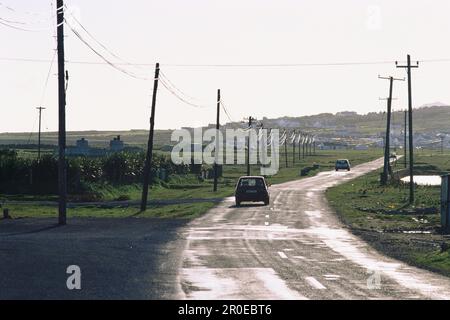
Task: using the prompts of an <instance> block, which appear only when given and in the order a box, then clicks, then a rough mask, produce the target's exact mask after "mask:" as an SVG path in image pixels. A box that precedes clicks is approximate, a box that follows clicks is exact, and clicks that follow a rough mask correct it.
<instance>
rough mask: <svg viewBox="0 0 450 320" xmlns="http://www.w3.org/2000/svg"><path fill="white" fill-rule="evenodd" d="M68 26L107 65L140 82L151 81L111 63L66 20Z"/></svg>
mask: <svg viewBox="0 0 450 320" xmlns="http://www.w3.org/2000/svg"><path fill="white" fill-rule="evenodd" d="M65 23H66V25H67V26H68V27H69V28H70V30H71V31H72V32H73V34H75V36H76V37H77V38H78V39H79V40H80V41H81V42H82V43H83V44H84V45H85V46H86V47H88V48H89V49H90V50H91V51H92V52H93V53H95V54H96V55H97V56H98V57H100V58H101V59H102V60H103V61H105V63H106V64H108V65H109V66H111V67H112V68H114V69H116V70H117V71H120V72H122V73H123V74H126V75H127V76H129V77H132V78H135V79H138V80H149V79H148V78H145V77H141V76H138V75H136V74H134V73H131V72H129V71H127V70H125V69H123V68H121V67H119V66H118V64H116V63H113V62H111V61H109V60H108V59H107V58H106V57H105V56H103V55H102V54H101V53H100V52H99V51H97V50H96V49H95V48H94V47H93V46H92V45H91V44H89V42H87V41H86V40H85V39H84V38H83V37H82V36H81V35H80V34H79V33H78V31H76V30H75V29H74V28H73V27H72V26H71V25H70V24H69V23H68V22H67V20H65Z"/></svg>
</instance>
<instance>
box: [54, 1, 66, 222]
mask: <svg viewBox="0 0 450 320" xmlns="http://www.w3.org/2000/svg"><path fill="white" fill-rule="evenodd" d="M56 26H57V32H56V38H57V42H58V45H57V50H58V192H59V205H58V223H59V225H65V224H66V222H67V164H66V80H65V77H64V76H65V58H64V1H63V0H56Z"/></svg>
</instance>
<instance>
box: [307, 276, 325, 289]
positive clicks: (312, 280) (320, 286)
mask: <svg viewBox="0 0 450 320" xmlns="http://www.w3.org/2000/svg"><path fill="white" fill-rule="evenodd" d="M305 280H306V282H308V283H309V284H310V285H311V286H312V287H314V288H316V289H319V290H324V289H326V287H325V286H324V285H323V284H321V283H320V282H319V281H317V279H316V278H314V277H306V278H305Z"/></svg>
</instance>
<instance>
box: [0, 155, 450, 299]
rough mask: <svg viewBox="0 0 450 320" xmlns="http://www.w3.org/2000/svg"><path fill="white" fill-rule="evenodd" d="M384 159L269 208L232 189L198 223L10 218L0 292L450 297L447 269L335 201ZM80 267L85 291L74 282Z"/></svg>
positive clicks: (286, 187) (330, 177) (285, 192)
mask: <svg viewBox="0 0 450 320" xmlns="http://www.w3.org/2000/svg"><path fill="white" fill-rule="evenodd" d="M380 166H382V161H381V160H377V161H374V162H371V163H368V164H364V165H361V166H358V167H355V168H353V169H352V171H351V172H323V173H320V174H319V175H317V176H315V177H311V178H307V179H303V180H299V181H294V182H288V183H284V184H280V185H276V186H272V187H271V203H270V205H269V206H261V205H248V206H243V207H239V208H236V207H234V199H233V198H229V199H226V200H225V201H223V202H221V203H220V204H219V205H218V206H217V207H216V208H214V209H212V210H210V211H209V212H208V213H207V214H205V215H204V216H202V217H201V218H198V219H196V220H193V221H191V222H189V221H187V220H179V219H178V220H175V219H174V220H164V219H144V218H125V219H70V220H69V224H68V225H67V226H64V227H57V226H56V225H55V222H56V218H55V219H17V220H4V221H0V299H448V298H450V280H449V279H448V278H445V277H442V276H439V275H436V274H432V273H430V272H427V271H423V270H419V269H416V268H413V267H409V266H407V265H405V264H403V263H400V262H398V261H395V260H392V259H388V258H386V257H383V256H382V255H380V254H378V253H377V252H375V251H374V250H373V249H371V248H370V247H369V246H368V245H367V244H365V243H364V242H363V241H362V240H359V239H358V238H357V237H355V236H353V235H352V234H351V233H350V232H349V231H348V230H347V229H346V228H345V227H344V226H343V225H342V224H341V223H340V222H339V221H338V220H337V218H336V216H335V214H334V213H333V212H332V211H331V209H330V208H329V207H328V205H327V203H326V200H325V196H324V192H325V190H326V188H328V187H330V186H333V185H335V184H337V183H341V182H344V181H347V180H349V179H351V178H355V177H357V176H359V175H362V174H364V173H367V172H369V171H371V170H373V169H376V168H378V167H380ZM342 201H345V199H343V200H342ZM70 265H78V266H79V267H80V268H81V274H82V275H81V287H82V288H81V290H68V289H67V286H66V280H67V277H68V276H69V275H68V274H66V269H67V267H68V266H70Z"/></svg>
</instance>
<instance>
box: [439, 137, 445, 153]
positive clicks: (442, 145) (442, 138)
mask: <svg viewBox="0 0 450 320" xmlns="http://www.w3.org/2000/svg"><path fill="white" fill-rule="evenodd" d="M438 136H439V139H441V154H442V153H444V134H439V135H438Z"/></svg>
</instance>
